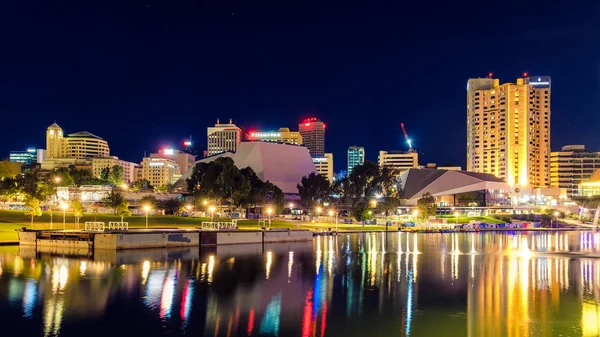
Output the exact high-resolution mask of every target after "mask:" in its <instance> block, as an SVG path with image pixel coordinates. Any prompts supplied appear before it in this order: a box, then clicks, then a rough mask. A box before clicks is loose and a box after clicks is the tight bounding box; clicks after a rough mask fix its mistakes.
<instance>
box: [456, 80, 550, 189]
mask: <svg viewBox="0 0 600 337" xmlns="http://www.w3.org/2000/svg"><path fill="white" fill-rule="evenodd" d="M490 75H491V74H490ZM550 88H551V85H550V77H548V76H543V77H524V78H518V79H517V81H516V83H505V84H502V85H500V81H499V80H498V79H493V78H475V79H469V81H468V83H467V171H473V172H481V173H490V174H493V175H495V176H496V177H498V178H501V179H503V180H506V181H507V182H508V183H509V185H511V186H513V185H519V186H532V187H546V186H550Z"/></svg>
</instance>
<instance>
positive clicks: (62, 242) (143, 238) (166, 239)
mask: <svg viewBox="0 0 600 337" xmlns="http://www.w3.org/2000/svg"><path fill="white" fill-rule="evenodd" d="M18 234H19V245H20V246H22V247H35V248H36V250H43V251H56V250H62V249H68V250H72V251H85V252H88V251H96V250H125V249H147V248H170V247H210V246H217V245H242V244H269V243H281V242H298V241H311V240H312V238H313V234H312V232H310V231H308V230H200V229H130V230H96V231H89V230H88V231H64V230H56V231H48V230H30V229H21V230H19V231H18Z"/></svg>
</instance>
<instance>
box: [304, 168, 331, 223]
mask: <svg viewBox="0 0 600 337" xmlns="http://www.w3.org/2000/svg"><path fill="white" fill-rule="evenodd" d="M297 187H298V193H299V194H300V200H301V202H302V206H303V207H304V208H306V209H307V210H308V212H309V213H311V212H312V211H313V208H314V207H315V206H316V205H317V203H320V202H323V201H325V200H328V198H329V195H330V194H331V185H330V184H329V180H327V179H326V178H325V177H323V176H322V175H320V174H318V173H314V172H313V173H311V174H309V175H307V176H305V177H302V181H301V183H300V184H298V185H297Z"/></svg>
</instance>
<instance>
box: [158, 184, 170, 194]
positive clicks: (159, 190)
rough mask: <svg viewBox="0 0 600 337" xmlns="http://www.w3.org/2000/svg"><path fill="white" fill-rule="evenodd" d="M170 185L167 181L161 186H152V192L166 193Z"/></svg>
mask: <svg viewBox="0 0 600 337" xmlns="http://www.w3.org/2000/svg"><path fill="white" fill-rule="evenodd" d="M171 187H173V184H171V183H168V184H165V185H161V186H155V187H154V192H156V193H168V192H169V190H170V189H171Z"/></svg>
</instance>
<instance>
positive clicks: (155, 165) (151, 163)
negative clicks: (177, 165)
mask: <svg viewBox="0 0 600 337" xmlns="http://www.w3.org/2000/svg"><path fill="white" fill-rule="evenodd" d="M149 165H150V166H154V167H158V166H165V163H162V162H160V163H159V162H150V163H149Z"/></svg>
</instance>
